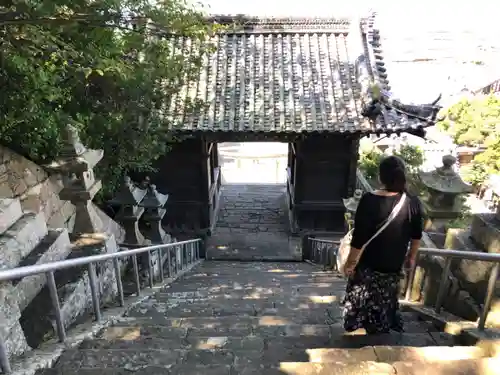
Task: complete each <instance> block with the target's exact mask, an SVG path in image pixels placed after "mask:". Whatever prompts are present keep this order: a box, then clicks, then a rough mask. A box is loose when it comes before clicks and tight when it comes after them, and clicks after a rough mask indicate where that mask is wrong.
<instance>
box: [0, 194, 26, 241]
mask: <svg viewBox="0 0 500 375" xmlns="http://www.w3.org/2000/svg"><path fill="white" fill-rule="evenodd" d="M21 216H23V210H22V208H21V202H20V201H19V199H11V198H3V199H0V236H1V235H2V234H3V233H4V232H5V231H6V230H7V229H9V228H10V227H11V226H12V225H14V223H15V222H16V221H18V220H19V219H20V218H21Z"/></svg>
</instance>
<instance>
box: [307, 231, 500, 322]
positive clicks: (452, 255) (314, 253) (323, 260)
mask: <svg viewBox="0 0 500 375" xmlns="http://www.w3.org/2000/svg"><path fill="white" fill-rule="evenodd" d="M308 242H309V243H308V246H310V248H309V249H310V250H309V251H310V254H311V260H312V261H313V262H315V263H319V264H322V265H326V266H332V268H334V269H335V268H336V261H335V260H336V256H337V251H338V250H337V249H338V245H339V241H332V240H327V239H320V238H313V237H309V238H308ZM424 255H427V256H438V257H442V258H444V260H445V262H444V268H443V273H442V274H441V282H440V283H439V289H438V293H437V298H436V302H435V305H434V311H435V312H436V313H437V314H439V313H440V312H441V310H442V306H443V303H444V299H445V296H446V292H447V289H448V286H449V283H450V274H451V263H452V261H453V259H460V260H476V261H483V262H490V263H494V266H493V268H492V270H491V273H490V276H489V280H488V286H487V289H486V295H485V298H484V303H483V308H482V310H481V316H480V317H479V322H478V325H477V328H478V330H480V331H484V329H485V325H486V320H487V318H488V314H489V312H490V308H491V302H492V299H493V294H494V292H495V286H496V282H497V280H498V277H499V276H500V254H493V253H481V252H475V251H460V250H448V249H436V248H420V249H419V250H418V252H417V259H416V262H415V265H414V267H412V268H411V269H410V270H409V273H408V278H407V283H406V284H407V285H406V290H405V300H406V301H411V293H412V289H413V284H414V281H415V274H416V271H417V267H418V259H419V258H420V257H421V256H424Z"/></svg>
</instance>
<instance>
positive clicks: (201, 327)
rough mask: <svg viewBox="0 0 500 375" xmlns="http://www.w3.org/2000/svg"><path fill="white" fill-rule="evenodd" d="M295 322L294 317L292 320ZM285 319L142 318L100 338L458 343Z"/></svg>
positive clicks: (314, 344) (309, 344)
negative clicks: (350, 332) (258, 338)
mask: <svg viewBox="0 0 500 375" xmlns="http://www.w3.org/2000/svg"><path fill="white" fill-rule="evenodd" d="M292 319H293V318H292ZM292 319H286V318H283V317H262V318H250V317H248V318H245V317H242V318H241V319H239V320H238V319H237V318H235V317H230V318H227V319H226V318H224V319H214V318H187V319H175V318H170V319H169V318H166V317H164V316H163V317H158V318H151V317H149V318H139V319H127V320H124V321H121V322H118V323H117V324H116V325H115V326H114V327H110V328H108V329H106V330H104V332H103V333H102V336H99V337H117V339H119V338H120V337H122V336H127V335H128V334H133V335H134V337H138V338H159V339H174V340H177V339H179V338H180V337H188V338H189V339H197V338H200V339H203V338H207V337H212V338H220V337H222V338H224V337H231V338H235V339H238V338H239V339H241V338H245V337H247V336H255V337H260V338H262V339H267V340H272V338H279V339H280V340H283V342H282V343H281V344H280V345H283V346H286V345H285V342H286V341H287V340H288V341H289V344H290V345H292V346H297V345H298V343H299V342H304V343H305V345H307V347H308V348H313V347H314V348H321V347H347V348H358V347H363V346H367V345H396V346H401V345H403V346H415V347H423V346H436V345H438V346H451V345H454V344H455V342H454V340H453V337H452V336H441V334H440V333H437V332H426V331H424V330H414V331H412V330H411V329H409V330H408V331H407V332H405V333H402V334H396V333H393V334H386V335H377V336H371V335H369V336H368V335H364V334H362V333H363V332H362V331H360V332H356V333H357V334H346V333H345V331H344V329H343V326H342V324H341V323H332V324H299V323H295V322H293V321H291V320H292ZM293 320H295V321H296V320H297V319H293Z"/></svg>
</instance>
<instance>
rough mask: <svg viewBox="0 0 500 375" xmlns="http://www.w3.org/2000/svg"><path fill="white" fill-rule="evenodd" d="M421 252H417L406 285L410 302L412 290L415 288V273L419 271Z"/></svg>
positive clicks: (406, 297)
mask: <svg viewBox="0 0 500 375" xmlns="http://www.w3.org/2000/svg"><path fill="white" fill-rule="evenodd" d="M418 256H419V253H418V252H417V255H416V256H415V264H413V265H412V267H411V269H410V272H409V274H408V283H407V285H406V293H405V300H406V301H408V302H410V300H411V292H412V289H413V283H414V281H415V275H416V273H417V263H418V258H419V257H418Z"/></svg>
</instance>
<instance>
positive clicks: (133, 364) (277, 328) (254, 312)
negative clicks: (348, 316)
mask: <svg viewBox="0 0 500 375" xmlns="http://www.w3.org/2000/svg"><path fill="white" fill-rule="evenodd" d="M343 290H344V281H343V280H342V279H340V278H338V277H336V276H335V275H333V274H331V273H327V272H323V271H320V270H319V269H318V268H316V267H314V266H311V265H309V264H306V263H297V262H296V263H272V262H265V263H258V262H254V263H251V262H240V263H236V262H227V261H226V262H210V261H207V262H205V263H203V264H202V265H201V266H199V267H198V268H196V269H194V270H193V271H191V272H190V273H189V274H187V275H185V276H184V277H183V278H182V279H180V280H178V281H176V282H175V283H173V284H171V285H170V286H168V287H166V288H164V289H162V290H160V291H159V292H157V293H156V294H155V295H154V297H152V298H149V299H147V300H145V301H144V302H143V303H141V304H140V305H139V306H137V307H136V308H134V309H132V310H131V311H129V313H128V314H127V317H126V318H125V319H124V320H122V321H121V322H120V323H118V324H116V325H115V326H113V327H109V328H107V329H105V330H104V331H102V332H101V333H100V334H99V335H98V337H97V338H96V339H93V340H88V341H84V342H83V343H82V345H81V346H80V347H79V348H77V349H70V350H67V351H66V352H64V353H63V355H62V356H61V358H60V359H59V361H58V362H57V364H56V365H55V367H54V368H53V369H50V370H45V371H44V372H43V373H42V372H40V374H43V375H63V374H64V375H99V374H105V375H124V374H131V373H133V374H140V375H157V374H158V375H159V374H162V375H197V374H204V375H237V374H241V375H251V374H263V375H278V374H281V375H282V374H290V375H292V374H293V375H313V374H321V375H326V374H330V375H339V374H345V375H347V374H350V375H356V374H358V375H359V374H379V375H382V374H395V373H396V371H397V373H398V374H406V375H409V374H441V375H444V374H456V373H460V374H480V373H484V374H487V373H491V374H493V372H470V371H462V372H457V371H456V370H457V368H455V370H453V369H450V368H448V367H446V366H447V364H446V363H444V364H443V363H441V364H440V365H439V366H445V367H443V368H444V370H443V371H441V372H439V371H438V372H436V367H435V366H436V365H435V364H432V365H425V364H426V363H427V362H425V361H426V360H428V358H429V357H431V358H433V360H435V361H438V362H442V360H443V359H446V358H452V359H455V360H460V359H463V360H462V361H460V366H461V367H460V368H461V369H471V368H472V369H476V370H477V369H478V368H479V367H477V366H479V365H481V366H483V367H481V368H485V367H484V366H486V365H488V366H491V363H490V362H488V361H489V360H487V359H482V357H484V353H483V352H481V350H480V349H479V348H474V347H472V348H468V347H446V345H450V346H451V345H453V343H452V340H451V337H450V336H446V335H445V334H442V333H439V332H437V331H436V329H434V327H433V326H432V325H431V324H430V323H428V322H422V321H418V320H417V318H416V316H415V315H412V314H410V313H405V318H406V320H407V332H406V333H404V334H390V335H381V336H370V337H368V336H366V335H363V334H358V335H345V334H344V331H343V329H342V326H341V308H340V304H339V301H340V299H341V297H342V294H343ZM387 345H392V347H389V346H387ZM443 345H444V346H443ZM405 346H411V347H412V348H408V347H405ZM436 346H443V347H440V348H435V347H436ZM423 347H425V348H423ZM437 349H439V355H438V356H437V355H436V353H437ZM424 356H426V357H424ZM432 356H433V357H432ZM425 358H427V359H425ZM466 358H467V359H466ZM412 361H413V362H412ZM415 361H416V362H415ZM471 361H472V362H471ZM478 361H479V362H478ZM412 363H413V364H412ZM415 363H416V364H417V365H418V366H417V365H416V364H415ZM497 365H498V364H497ZM439 366H438V368H439ZM474 366H475V367H474ZM431 370H432V371H431ZM445 370H446V371H448V370H450V371H451V372H445ZM429 371H430V372H429Z"/></svg>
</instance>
